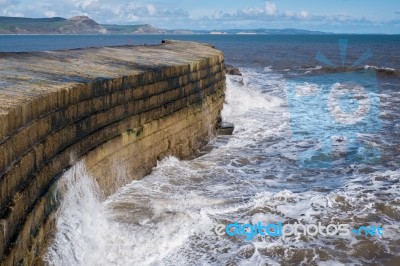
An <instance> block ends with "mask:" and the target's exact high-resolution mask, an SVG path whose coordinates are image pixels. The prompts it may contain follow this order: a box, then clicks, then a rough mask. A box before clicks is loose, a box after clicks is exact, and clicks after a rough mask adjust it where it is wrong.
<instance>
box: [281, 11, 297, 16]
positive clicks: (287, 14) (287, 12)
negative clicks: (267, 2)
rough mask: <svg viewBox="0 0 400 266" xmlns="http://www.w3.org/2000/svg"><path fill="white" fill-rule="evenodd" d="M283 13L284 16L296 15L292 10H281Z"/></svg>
mask: <svg viewBox="0 0 400 266" xmlns="http://www.w3.org/2000/svg"><path fill="white" fill-rule="evenodd" d="M283 15H284V16H285V17H295V16H296V12H294V11H292V10H286V11H285V12H283Z"/></svg>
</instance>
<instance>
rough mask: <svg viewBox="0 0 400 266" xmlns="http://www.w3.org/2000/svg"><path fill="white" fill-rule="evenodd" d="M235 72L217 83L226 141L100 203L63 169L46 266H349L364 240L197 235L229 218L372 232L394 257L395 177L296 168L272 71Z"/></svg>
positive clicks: (80, 173)
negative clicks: (378, 229) (382, 233)
mask: <svg viewBox="0 0 400 266" xmlns="http://www.w3.org/2000/svg"><path fill="white" fill-rule="evenodd" d="M242 72H243V75H244V76H243V81H241V80H240V77H233V76H232V77H231V76H230V77H228V80H227V98H226V100H227V102H226V104H225V105H224V110H223V112H222V115H223V119H224V120H225V121H229V122H233V123H234V124H235V132H234V134H233V135H232V136H231V137H230V138H229V141H227V142H222V143H223V144H220V145H216V144H215V143H214V144H215V145H216V147H215V148H214V149H213V150H211V151H210V152H209V153H208V154H206V155H203V156H201V157H199V158H196V159H194V160H191V161H180V160H178V159H177V158H174V157H168V158H165V159H163V160H162V161H160V162H159V163H158V165H157V167H156V168H155V169H154V170H153V172H152V174H150V175H149V176H147V177H145V178H143V179H141V180H139V181H135V182H132V183H131V184H129V185H127V186H125V187H123V188H121V189H120V190H118V192H117V193H115V194H114V195H111V196H110V197H109V198H107V199H106V200H103V198H102V196H101V194H100V193H99V191H98V189H97V186H96V183H95V182H94V181H93V178H92V177H90V176H89V175H88V174H87V173H86V172H85V170H84V166H83V165H82V164H78V165H76V166H75V167H74V168H73V169H71V170H70V171H68V172H67V173H66V174H65V176H64V177H63V180H65V181H66V184H67V188H68V190H67V192H66V200H64V203H63V205H62V207H61V210H60V218H59V221H58V225H57V227H58V232H57V236H56V239H55V242H54V243H53V245H52V246H51V248H50V249H49V251H48V254H47V257H46V258H47V261H48V262H49V264H50V265H264V264H268V265H285V264H286V265H290V264H293V265H294V264H296V265H300V264H301V263H303V265H310V264H318V265H343V264H345V265H356V264H357V263H358V264H362V262H363V261H364V259H365V258H364V257H365V256H367V255H366V254H365V252H364V253H362V252H361V253H360V252H358V251H357V250H359V249H360V248H362V247H364V246H362V245H365V241H370V240H368V239H361V238H355V237H352V238H339V237H338V238H322V237H308V238H307V239H304V238H301V237H293V238H286V239H276V238H267V239H264V240H263V241H256V240H253V241H250V242H248V241H245V240H244V239H241V238H231V237H227V236H216V235H215V234H209V233H210V232H208V231H209V230H210V228H213V227H214V226H216V225H217V224H221V223H222V224H228V223H232V222H235V221H238V222H241V223H253V224H254V223H257V222H259V221H265V222H271V223H276V222H284V223H285V222H293V221H298V222H301V223H304V224H307V223H316V222H318V221H321V222H323V223H324V224H327V223H329V222H331V221H334V222H337V221H341V222H346V223H349V224H351V225H354V226H361V225H363V224H364V223H365V224H370V223H372V224H380V225H382V224H383V225H386V228H387V230H388V232H390V234H389V235H388V236H386V237H383V238H378V239H377V240H376V241H375V242H376V243H378V244H376V243H375V242H371V243H370V242H368V244H369V245H372V246H373V247H375V248H376V249H377V250H378V248H377V247H380V246H374V245H382V246H383V247H384V249H386V250H395V248H396V247H395V245H394V244H393V243H392V242H390V241H395V240H396V239H398V238H399V237H398V235H400V234H399V233H400V227H399V219H398V217H397V216H396V215H397V214H398V213H400V210H399V208H398V206H399V204H398V203H399V202H400V192H399V191H400V187H399V179H400V171H398V170H384V169H383V170H382V169H380V168H377V169H374V168H373V169H372V170H370V168H371V167H370V166H365V165H360V164H352V165H348V166H343V167H342V168H341V169H339V170H338V169H318V170H314V169H301V168H299V167H298V161H297V160H298V156H299V153H300V152H302V151H304V150H306V149H308V148H310V147H312V145H311V144H310V143H309V142H308V141H298V142H294V141H292V139H291V130H290V120H289V110H288V106H287V103H286V98H285V97H286V94H285V81H284V80H283V79H282V76H280V75H278V74H275V73H274V72H273V71H261V72H260V73H259V72H256V71H253V70H249V69H243V71H242ZM366 140H367V141H368V138H366ZM369 141H372V140H369ZM215 142H216V143H218V139H217V141H215ZM374 143H375V142H374ZM374 145H377V144H374ZM120 168H121V166H120ZM368 171H369V173H367V174H365V173H364V172H368ZM122 172H123V171H122ZM392 203H393V204H392ZM362 240H363V241H364V242H363V241H362ZM384 249H383V250H384ZM324 252H325V253H324ZM357 252H358V253H357ZM327 254H328V255H327ZM349 254H350V255H349ZM363 256H364V257H363ZM263 263H264V264H263Z"/></svg>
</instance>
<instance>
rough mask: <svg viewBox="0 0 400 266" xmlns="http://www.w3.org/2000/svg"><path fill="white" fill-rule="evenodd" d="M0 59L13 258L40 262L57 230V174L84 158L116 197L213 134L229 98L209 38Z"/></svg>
mask: <svg viewBox="0 0 400 266" xmlns="http://www.w3.org/2000/svg"><path fill="white" fill-rule="evenodd" d="M0 65H1V68H0V80H1V81H0V106H1V107H0V189H1V198H0V260H2V261H3V263H5V264H7V265H16V264H22V265H29V264H32V263H35V260H36V259H38V256H39V255H40V253H41V252H42V251H43V247H44V246H45V244H46V243H47V242H48V240H49V239H51V235H52V234H53V233H54V230H55V221H56V215H55V212H54V211H55V210H56V209H57V207H58V206H59V204H60V201H61V199H62V193H61V190H59V187H60V186H59V185H58V180H59V177H60V176H61V175H62V173H63V171H65V170H66V169H68V168H69V167H71V166H72V165H73V164H74V163H75V162H76V161H77V160H81V159H82V160H83V161H84V163H85V165H86V168H87V170H88V172H90V173H91V174H92V176H94V177H95V178H96V182H97V184H98V185H99V188H100V190H101V192H102V194H103V195H109V194H110V193H113V192H114V191H115V190H116V189H117V188H118V187H119V186H122V185H123V184H125V183H126V182H129V181H130V180H132V179H137V178H140V177H143V176H144V175H146V174H148V173H150V171H151V169H152V168H153V167H154V166H155V164H156V162H157V159H161V158H163V157H165V156H167V155H174V156H177V157H179V158H188V157H190V156H191V155H192V154H193V152H194V151H196V150H197V149H198V148H199V147H201V146H202V145H204V144H205V143H206V142H207V141H208V140H209V137H210V136H211V135H212V134H213V133H215V131H216V128H217V127H218V124H219V121H220V118H219V117H220V112H221V109H222V105H223V102H224V93H225V65H224V57H223V53H222V52H221V51H218V50H216V49H214V48H213V47H211V46H209V45H205V44H198V43H192V42H173V41H165V42H164V43H163V44H162V45H158V46H140V47H132V46H123V47H104V48H88V49H75V50H64V51H54V52H30V53H1V54H0ZM116 168H123V169H125V171H126V173H125V174H124V177H129V178H120V175H115V174H113V173H114V172H115V170H116ZM118 177H119V178H118Z"/></svg>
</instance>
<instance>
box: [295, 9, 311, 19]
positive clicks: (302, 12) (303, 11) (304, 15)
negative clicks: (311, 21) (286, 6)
mask: <svg viewBox="0 0 400 266" xmlns="http://www.w3.org/2000/svg"><path fill="white" fill-rule="evenodd" d="M309 16H310V14H309V13H308V12H307V11H305V10H302V11H300V13H299V14H298V17H299V18H308V17H309Z"/></svg>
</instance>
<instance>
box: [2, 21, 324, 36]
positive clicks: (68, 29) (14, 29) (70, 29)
mask: <svg viewBox="0 0 400 266" xmlns="http://www.w3.org/2000/svg"><path fill="white" fill-rule="evenodd" d="M0 34H160V35H161V34H248V35H251V34H327V33H325V32H320V31H308V30H300V29H227V30H218V31H216V30H189V29H173V30H166V29H159V28H156V27H153V26H152V25H149V24H140V25H113V24H99V23H97V22H96V21H94V20H93V19H91V18H90V17H87V16H76V17H72V18H69V19H67V18H62V17H53V18H25V17H2V16H0Z"/></svg>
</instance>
